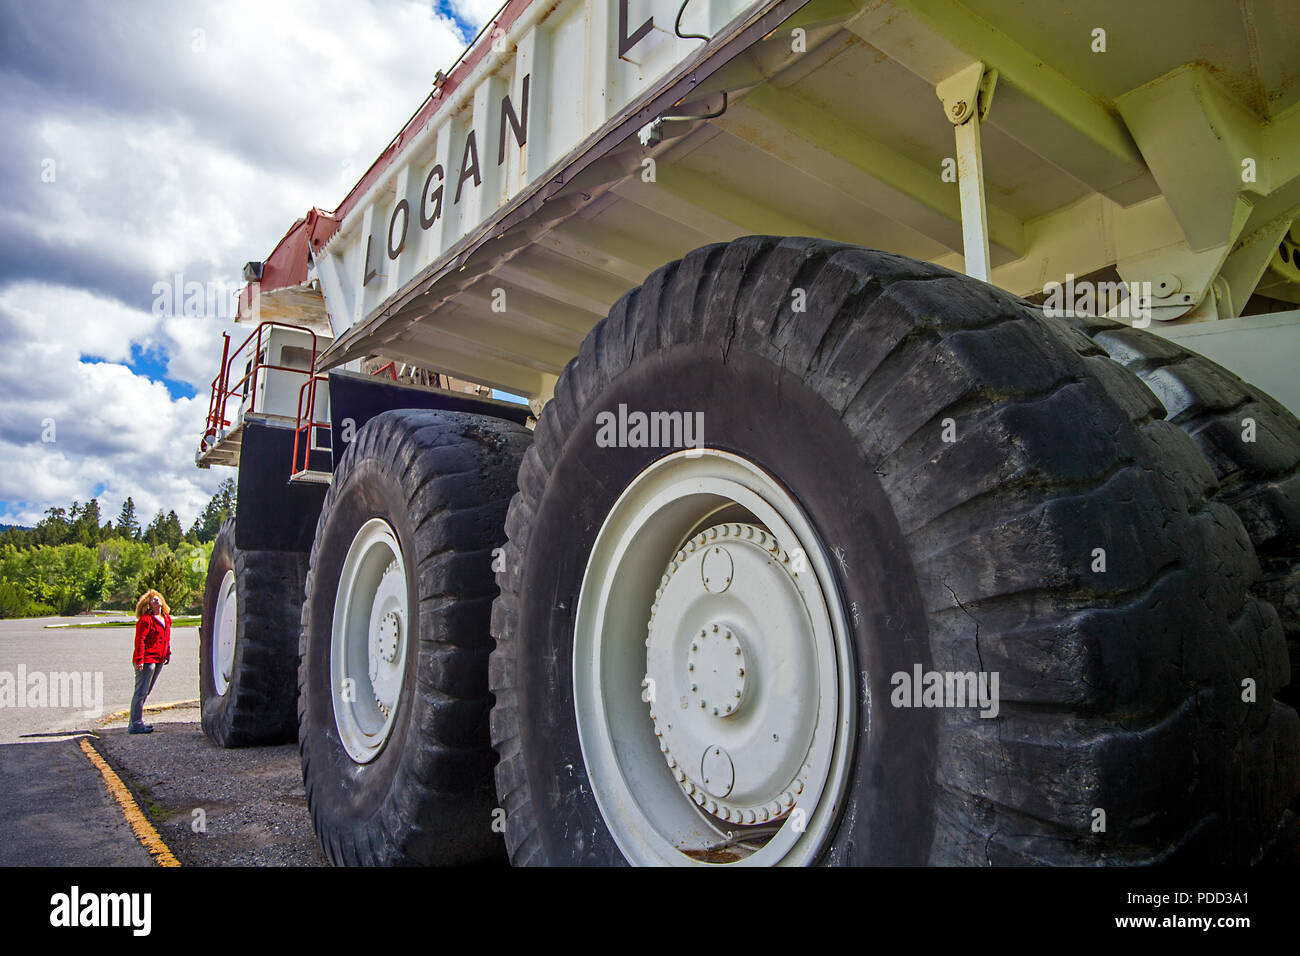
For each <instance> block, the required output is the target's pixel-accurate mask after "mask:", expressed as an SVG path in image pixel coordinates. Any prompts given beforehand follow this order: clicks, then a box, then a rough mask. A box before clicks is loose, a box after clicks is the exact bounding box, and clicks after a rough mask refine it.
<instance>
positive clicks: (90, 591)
mask: <svg viewBox="0 0 1300 956" xmlns="http://www.w3.org/2000/svg"><path fill="white" fill-rule="evenodd" d="M107 591H108V565H107V564H97V565H96V566H95V570H94V571H92V572H90V575H89V576H88V577H87V578H86V582H85V584H83V585H82V587H81V596H82V598H83V599H84V600H85V602H86V609H87V610H93V609H94V608H95V607H96V606H97V605H98V604H99V602H100V601H102V600H103V599H104V594H105V593H107Z"/></svg>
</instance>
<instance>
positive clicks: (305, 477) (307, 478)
mask: <svg viewBox="0 0 1300 956" xmlns="http://www.w3.org/2000/svg"><path fill="white" fill-rule="evenodd" d="M331 477H333V476H332V475H331V474H330V472H328V471H312V470H310V469H307V470H304V471H296V472H294V473H293V474H292V475H290V476H289V481H291V482H310V483H312V484H317V485H328V484H329V483H330V478H331Z"/></svg>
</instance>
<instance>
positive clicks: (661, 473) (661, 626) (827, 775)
mask: <svg viewBox="0 0 1300 956" xmlns="http://www.w3.org/2000/svg"><path fill="white" fill-rule="evenodd" d="M742 509H743V510H742ZM742 515H743V517H741V516H742ZM733 519H734V520H733ZM800 552H801V553H800ZM715 627H716V628H717V629H716V630H714V628H715ZM701 632H703V633H701ZM728 634H730V636H728ZM849 634H850V632H849V629H848V624H847V619H846V615H845V613H844V608H843V605H842V601H841V599H840V597H839V592H838V589H837V587H836V586H835V579H834V577H833V574H832V571H831V566H830V563H829V558H828V555H827V553H826V550H825V548H824V547H823V546H822V544H821V542H820V540H819V538H818V536H817V535H816V532H815V531H814V530H813V528H812V525H811V523H810V522H809V521H808V520H807V518H806V517H805V516H804V514H803V512H802V511H801V509H800V508H799V507H798V505H797V504H796V503H795V501H794V500H793V498H791V496H790V495H789V493H788V492H786V490H785V489H784V488H783V487H781V485H780V484H779V483H778V482H777V481H776V480H775V479H774V478H773V477H772V476H770V475H769V474H767V473H766V472H765V471H763V470H762V469H761V468H759V467H758V466H757V465H755V464H753V463H752V462H749V461H747V460H745V459H743V458H740V457H738V456H736V455H731V454H728V453H726V452H720V451H714V450H706V451H704V452H703V453H702V454H701V453H700V452H698V451H695V450H689V451H684V452H679V453H676V454H674V455H670V456H668V457H666V458H662V459H660V460H659V461H656V462H655V463H654V464H652V465H651V466H650V467H648V468H646V469H645V471H643V472H642V473H641V474H640V475H638V476H637V477H636V479H634V480H633V481H632V483H631V484H630V485H629V486H628V487H627V489H626V490H625V491H624V492H623V494H622V495H620V496H619V499H618V501H616V502H615V504H614V507H613V508H612V509H611V510H610V513H609V516H608V517H607V518H606V520H605V523H604V525H603V526H602V527H601V530H600V533H599V534H598V535H597V536H596V541H595V544H594V545H593V548H592V554H591V557H590V560H589V561H588V564H587V569H586V573H585V575H584V577H583V584H582V590H581V593H580V595H579V599H578V608H577V613H576V617H575V624H574V656H573V667H574V670H573V681H574V706H575V710H576V715H577V724H578V736H579V740H580V743H581V746H582V755H583V760H584V762H585V764H586V767H587V773H588V776H589V778H590V780H591V785H592V790H593V793H594V795H595V798H596V802H597V804H598V805H599V807H600V811H601V814H602V816H603V817H604V820H605V823H606V825H607V826H608V827H609V829H610V832H611V833H612V835H613V837H614V840H615V842H616V843H617V844H618V847H619V849H620V851H622V853H623V855H624V856H625V857H626V858H627V859H628V860H629V861H631V862H632V863H635V864H642V865H664V864H682V865H691V864H702V863H722V862H730V863H741V864H747V865H777V864H779V865H803V864H808V863H811V862H813V861H814V860H815V859H816V858H817V856H818V855H819V854H820V852H821V851H822V850H823V849H824V847H825V844H826V842H827V839H828V837H829V836H830V834H831V833H832V832H833V830H834V825H835V821H836V819H837V818H838V814H839V809H840V806H841V804H842V801H843V798H844V792H845V788H846V784H847V780H848V776H849V773H848V770H849V763H850V760H849V750H850V745H851V743H852V731H853V727H854V723H855V720H856V711H855V701H854V696H853V693H852V688H853V686H854V682H853V680H852V654H851V651H850V636H849ZM647 635H648V636H647ZM651 695H653V699H652V700H647V699H646V698H647V697H650V696H651ZM683 701H684V702H685V703H686V706H685V708H683V707H682V702H683ZM728 707H730V710H728V709H727V708H728ZM715 708H716V713H715ZM652 715H653V716H652ZM774 737H775V738H776V739H773V738H774Z"/></svg>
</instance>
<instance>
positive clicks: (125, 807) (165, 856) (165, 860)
mask: <svg viewBox="0 0 1300 956" xmlns="http://www.w3.org/2000/svg"><path fill="white" fill-rule="evenodd" d="M81 750H82V752H83V753H85V755H86V756H87V757H89V758H90V762H91V763H93V764H94V765H95V767H96V768H98V770H99V772H100V774H101V775H102V776H103V778H104V783H105V784H107V786H108V792H109V793H111V794H112V795H113V799H115V800H116V801H117V802H118V805H119V806H121V808H122V813H123V814H124V815H125V816H126V822H127V823H129V824H131V829H132V830H134V831H135V835H136V837H138V838H139V840H140V842H141V843H142V844H144V848H145V849H146V850H148V851H149V853H150V855H151V856H153V858H154V862H156V863H157V864H158V865H159V866H180V865H181V861H180V860H178V859H176V857H175V856H174V855H173V854H172V851H171V850H169V849H168V848H167V844H166V843H164V842H163V840H162V837H160V836H159V835H158V831H157V830H155V829H154V828H153V824H152V823H150V822H149V820H148V818H146V817H145V815H144V813H143V812H141V810H140V807H139V806H137V805H136V802H135V798H134V797H132V796H131V791H130V790H128V789H126V784H124V783H123V782H122V778H121V777H119V776H118V775H117V774H116V773H114V772H113V768H112V767H110V766H109V765H108V762H107V761H106V760H105V759H104V758H103V757H101V756H100V755H99V751H97V750H96V749H95V748H94V747H92V746H91V744H90V741H89V740H87V739H86V738H85V737H82V738H81Z"/></svg>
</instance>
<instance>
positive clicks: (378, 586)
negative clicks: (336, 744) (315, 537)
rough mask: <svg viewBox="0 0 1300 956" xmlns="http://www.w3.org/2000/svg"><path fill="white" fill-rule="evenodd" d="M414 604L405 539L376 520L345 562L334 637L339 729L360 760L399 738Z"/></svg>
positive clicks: (359, 535)
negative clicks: (402, 542) (396, 733)
mask: <svg viewBox="0 0 1300 956" xmlns="http://www.w3.org/2000/svg"><path fill="white" fill-rule="evenodd" d="M407 604H408V601H407V587H406V568H405V565H404V564H403V562H402V556H401V546H400V545H399V544H398V541H397V536H396V535H395V534H394V533H393V530H392V528H391V526H390V525H388V523H387V522H385V521H384V520H383V519H380V518H372V519H370V520H369V521H367V522H366V523H365V524H364V525H362V527H361V528H360V530H358V531H357V534H356V537H355V538H354V539H353V541H352V544H351V546H350V547H349V548H348V553H347V556H346V557H345V558H344V561H343V568H342V570H341V571H340V574H339V589H338V595H337V598H336V600H335V607H334V620H333V623H332V630H331V638H330V673H331V686H332V687H333V688H334V692H333V694H332V701H333V704H334V716H335V725H336V726H337V727H338V731H339V741H340V743H342V745H343V748H344V750H345V751H347V754H348V756H350V757H351V758H352V759H353V760H354V761H356V762H357V763H368V762H369V761H371V760H373V759H374V758H375V757H376V756H378V754H379V753H380V751H381V750H382V749H383V747H384V744H385V743H386V742H387V740H388V737H389V735H390V734H391V733H392V729H393V722H394V718H395V715H396V712H397V708H398V703H399V702H400V700H401V697H402V684H403V681H404V678H405V675H406V656H407V653H406V651H407V639H408V631H409V629H408V627H407V624H406V620H407V615H408V609H407Z"/></svg>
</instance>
